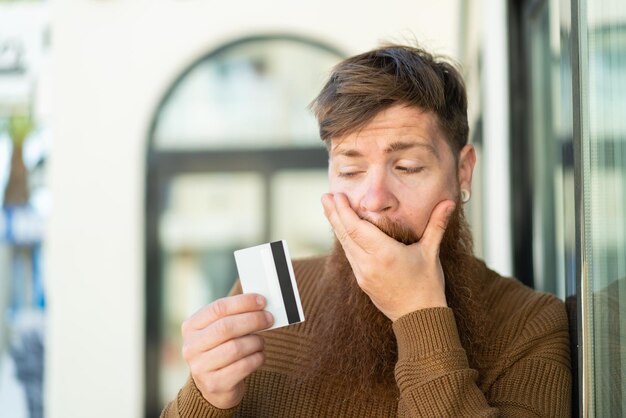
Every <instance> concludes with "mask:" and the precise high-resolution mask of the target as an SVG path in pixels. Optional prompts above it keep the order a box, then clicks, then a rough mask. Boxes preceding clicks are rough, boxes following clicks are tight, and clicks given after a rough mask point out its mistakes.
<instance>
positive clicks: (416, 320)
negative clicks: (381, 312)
mask: <svg viewBox="0 0 626 418" xmlns="http://www.w3.org/2000/svg"><path fill="white" fill-rule="evenodd" d="M393 330H394V333H395V335H396V339H397V341H398V363H397V364H396V370H395V374H396V382H397V384H398V388H399V389H400V399H399V402H398V416H399V417H460V416H472V417H495V416H497V411H496V410H495V409H494V408H491V407H490V406H489V404H488V403H487V400H486V399H485V396H484V395H483V393H482V392H481V391H480V389H479V388H478V386H477V385H476V379H477V378H478V372H477V371H475V370H473V369H471V368H470V367H469V363H468V361H467V356H466V354H465V350H464V349H463V346H462V345H461V341H460V339H459V334H458V331H457V328H456V322H455V321H454V314H453V312H452V309H450V308H431V309H423V310H419V311H416V312H412V313H410V314H407V315H405V316H403V317H401V318H399V319H398V320H397V321H395V322H394V323H393Z"/></svg>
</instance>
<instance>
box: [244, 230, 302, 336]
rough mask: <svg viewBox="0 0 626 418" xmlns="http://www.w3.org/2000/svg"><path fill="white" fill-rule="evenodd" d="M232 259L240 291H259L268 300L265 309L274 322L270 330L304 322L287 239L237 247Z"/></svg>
mask: <svg viewBox="0 0 626 418" xmlns="http://www.w3.org/2000/svg"><path fill="white" fill-rule="evenodd" d="M235 262H236V263H237V270H238V271H239V280H240V281H241V287H242V289H243V292H244V293H258V294H260V295H263V296H265V298H266V299H267V306H266V307H265V310H266V311H269V312H271V314H272V315H274V325H272V327H271V328H269V329H274V328H280V327H284V326H287V325H291V324H297V323H298V322H303V321H304V312H303V311H302V303H301V302H300V294H299V293H298V285H297V284H296V278H295V276H294V274H293V266H292V265H291V257H290V256H289V249H288V248H287V241H284V240H281V241H274V242H270V243H267V244H262V245H257V246H255V247H250V248H244V249H242V250H237V251H235Z"/></svg>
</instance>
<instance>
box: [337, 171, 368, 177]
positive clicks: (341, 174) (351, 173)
mask: <svg viewBox="0 0 626 418" xmlns="http://www.w3.org/2000/svg"><path fill="white" fill-rule="evenodd" d="M360 173H362V171H343V172H339V177H346V178H347V177H354V176H356V175H357V174H360Z"/></svg>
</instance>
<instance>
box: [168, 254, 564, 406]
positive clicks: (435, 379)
mask: <svg viewBox="0 0 626 418" xmlns="http://www.w3.org/2000/svg"><path fill="white" fill-rule="evenodd" d="M324 261H325V259H324V258H316V259H309V260H302V261H297V262H295V263H294V270H295V275H296V279H297V282H298V288H299V291H300V295H301V298H302V303H303V307H304V312H305V315H306V316H307V318H312V317H313V316H314V315H315V312H316V306H318V305H319V300H320V297H322V296H323V295H319V294H316V293H315V292H314V289H315V286H314V284H315V281H316V280H317V279H318V278H319V277H320V275H321V274H322V273H323V270H324ZM476 265H477V266H478V268H477V271H476V274H480V275H481V276H482V279H483V282H484V292H485V300H486V305H487V306H486V309H487V311H488V312H489V318H490V320H489V324H488V332H487V334H486V335H487V341H486V344H483V345H482V346H483V347H485V348H484V350H485V352H484V353H482V356H483V358H485V359H486V360H487V361H484V366H483V368H484V369H483V370H480V371H477V370H473V369H471V368H470V366H469V365H468V360H467V356H466V353H465V350H464V349H463V347H462V345H461V343H460V340H459V336H458V332H457V328H456V323H455V320H454V315H453V313H452V310H451V309H449V308H433V309H424V310H420V311H416V312H413V313H411V314H408V315H405V316H403V317H402V318H399V319H398V320H397V321H396V322H395V323H394V324H393V330H394V333H395V335H396V338H397V342H398V362H397V364H396V369H395V374H396V383H397V385H398V388H399V398H398V399H389V397H381V398H380V399H376V398H375V397H371V396H370V397H369V398H367V399H363V398H362V397H359V394H354V393H351V391H350V388H342V387H334V386H331V385H323V384H319V385H316V384H304V383H301V382H300V381H299V380H298V379H296V376H298V374H299V372H301V370H302V369H301V367H302V366H301V365H300V364H299V362H298V355H297V354H298V353H296V350H297V347H302V341H303V340H304V341H306V340H307V338H306V336H307V335H308V333H309V331H310V329H309V328H308V326H309V324H310V323H311V322H312V321H307V322H304V323H302V324H297V325H293V326H289V327H286V328H281V329H277V330H272V331H268V332H265V333H264V334H263V335H264V337H265V347H266V348H265V352H266V358H267V360H266V363H265V365H264V366H263V367H262V368H261V369H260V370H258V371H257V372H255V373H253V374H252V375H251V376H250V377H249V378H248V379H247V380H246V386H247V389H246V394H245V396H244V399H243V401H242V402H241V404H240V405H238V406H237V407H235V408H232V409H228V410H222V409H218V408H215V407H213V406H212V405H211V404H209V403H208V402H207V401H206V400H205V399H204V398H203V397H202V395H201V394H200V392H199V391H198V389H197V388H196V387H195V385H194V383H193V380H192V379H189V381H188V382H187V384H186V385H185V386H184V387H183V388H182V389H181V391H180V392H179V394H178V396H177V397H176V399H174V400H173V401H172V402H171V403H170V404H169V405H167V407H166V408H165V410H164V411H163V413H162V415H161V416H162V418H174V417H180V418H188V417H189V418H190V417H315V418H317V417H359V418H361V417H393V416H401V417H496V416H501V417H567V416H569V415H570V397H571V371H570V357H569V343H568V328H567V317H566V314H565V308H564V305H563V303H562V302H561V301H560V300H558V299H557V298H555V297H554V296H551V295H548V294H542V293H538V292H535V291H533V290H531V289H529V288H527V287H525V286H523V285H522V284H520V283H519V282H517V281H515V280H513V279H508V278H502V277H500V276H499V275H498V274H496V273H494V272H493V271H491V270H489V269H487V268H486V267H485V265H484V264H483V263H482V262H477V263H476Z"/></svg>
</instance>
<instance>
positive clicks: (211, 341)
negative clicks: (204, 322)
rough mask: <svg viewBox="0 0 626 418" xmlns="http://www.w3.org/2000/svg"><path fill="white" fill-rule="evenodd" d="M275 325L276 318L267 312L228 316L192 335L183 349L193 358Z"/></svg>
mask: <svg viewBox="0 0 626 418" xmlns="http://www.w3.org/2000/svg"><path fill="white" fill-rule="evenodd" d="M273 323H274V318H273V317H272V314H271V313H269V312H267V311H259V312H246V313H242V314H237V315H231V316H227V317H225V318H221V319H219V320H217V321H215V322H214V323H212V324H211V325H209V326H208V327H206V328H205V329H203V330H200V331H197V332H196V333H194V334H193V335H191V336H190V337H189V339H188V341H185V343H184V344H183V347H184V350H185V351H187V352H189V354H190V355H192V356H193V355H194V354H195V353H199V352H202V351H208V350H211V349H213V348H215V347H217V346H219V345H220V344H223V343H225V342H226V341H228V340H232V339H234V338H239V337H243V336H244V335H249V334H252V333H255V332H259V331H262V330H264V329H267V328H269V327H270V326H272V324H273Z"/></svg>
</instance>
